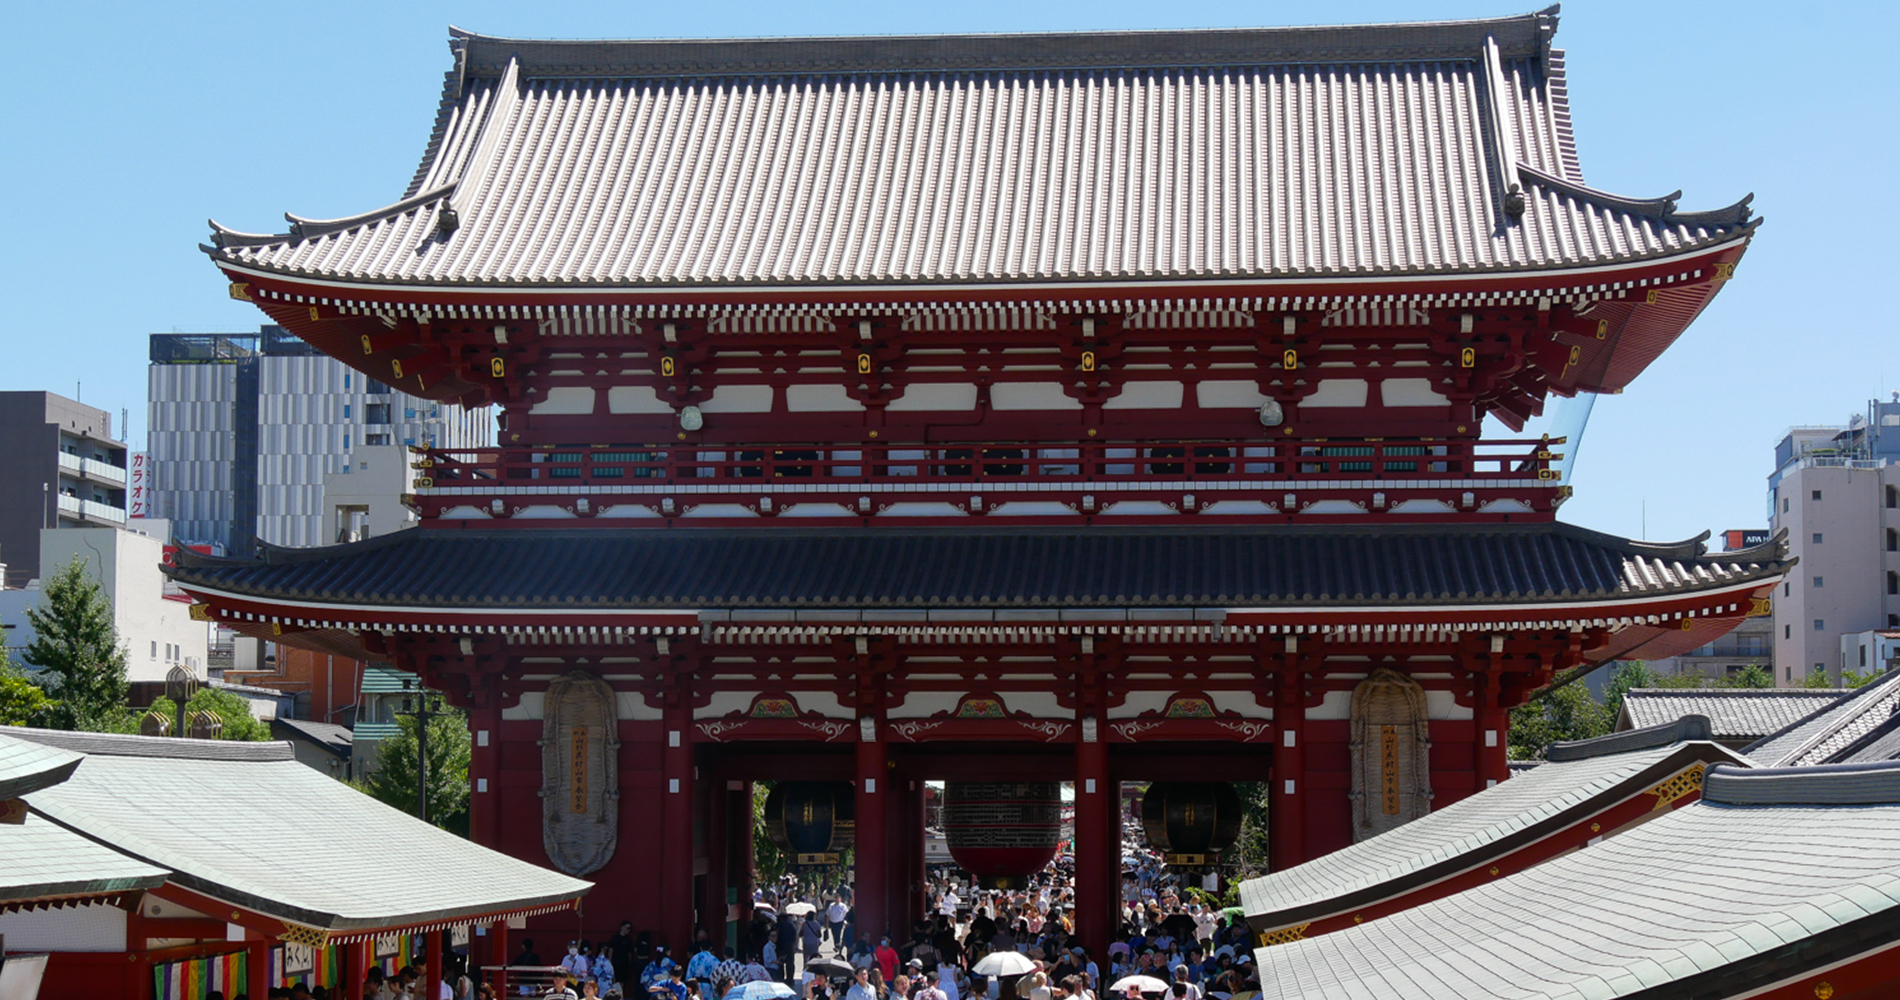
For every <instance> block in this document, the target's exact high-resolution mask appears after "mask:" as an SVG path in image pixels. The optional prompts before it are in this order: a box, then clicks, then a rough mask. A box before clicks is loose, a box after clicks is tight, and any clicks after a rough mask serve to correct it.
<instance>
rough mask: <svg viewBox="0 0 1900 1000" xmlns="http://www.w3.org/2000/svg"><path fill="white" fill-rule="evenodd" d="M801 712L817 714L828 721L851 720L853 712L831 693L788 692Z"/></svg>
mask: <svg viewBox="0 0 1900 1000" xmlns="http://www.w3.org/2000/svg"><path fill="white" fill-rule="evenodd" d="M786 693H787V694H789V695H791V696H792V698H793V699H794V700H795V701H797V702H798V708H799V711H801V712H817V713H818V714H819V715H822V716H824V717H825V718H827V719H849V718H851V710H850V709H849V708H846V707H845V705H844V702H841V701H839V700H838V696H837V695H836V694H833V693H832V692H830V691H787V692H786Z"/></svg>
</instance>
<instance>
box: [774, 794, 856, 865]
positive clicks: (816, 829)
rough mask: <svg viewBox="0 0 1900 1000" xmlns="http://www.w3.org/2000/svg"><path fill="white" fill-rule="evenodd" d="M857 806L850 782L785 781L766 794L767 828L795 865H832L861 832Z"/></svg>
mask: <svg viewBox="0 0 1900 1000" xmlns="http://www.w3.org/2000/svg"><path fill="white" fill-rule="evenodd" d="M856 808H857V799H856V797H855V796H854V795H853V794H852V788H851V783H850V782H847V781H784V782H780V783H779V784H777V785H774V786H773V787H772V791H771V794H769V795H767V796H766V797H765V829H766V832H767V833H768V834H769V835H770V836H771V838H772V843H774V844H776V845H778V849H779V850H780V851H781V852H783V853H784V855H785V856H786V858H787V859H789V860H790V862H791V864H792V865H793V867H797V868H824V867H831V866H834V865H837V864H839V863H840V859H839V855H840V854H842V853H843V852H844V851H845V850H847V849H849V848H850V846H851V843H852V839H853V837H854V836H855V835H856V833H857V822H856V812H855V810H856Z"/></svg>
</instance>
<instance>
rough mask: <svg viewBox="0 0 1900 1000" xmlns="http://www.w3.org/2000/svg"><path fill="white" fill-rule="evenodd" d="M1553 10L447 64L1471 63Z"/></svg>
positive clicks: (550, 46) (566, 46) (1532, 45)
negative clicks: (1490, 40) (1490, 41)
mask: <svg viewBox="0 0 1900 1000" xmlns="http://www.w3.org/2000/svg"><path fill="white" fill-rule="evenodd" d="M1559 13H1560V11H1559V7H1558V6H1557V5H1552V6H1550V7H1546V8H1544V9H1543V10H1539V11H1533V12H1531V13H1526V14H1514V15H1508V16H1505V17H1495V18H1483V19H1469V20H1452V21H1400V22H1390V23H1385V24H1340V25H1289V26H1281V27H1264V28H1216V29H1206V28H1198V29H1168V30H1151V31H1073V32H997V33H962V34H934V35H931V34H923V35H836V36H808V37H778V38H772V37H760V38H678V39H528V38H505V37H501V36H495V35H483V34H479V33H476V32H473V31H468V30H466V29H463V28H457V27H451V28H450V29H449V36H450V39H451V44H452V45H453V44H454V43H456V42H460V43H461V48H460V49H459V50H457V52H456V55H457V63H456V65H457V69H458V70H460V72H461V73H462V74H463V76H464V78H466V77H468V76H494V75H497V74H498V73H500V72H501V71H502V69H503V67H505V65H506V64H507V62H508V60H510V59H518V60H520V62H521V66H522V71H523V73H524V75H530V76H565V77H575V76H632V77H637V76H716V75H775V74H786V73H827V74H830V73H853V72H904V71H910V72H917V71H933V70H934V71H952V72H954V71H974V70H1031V69H1084V68H1088V69H1101V68H1124V69H1131V68H1156V69H1159V68H1165V67H1178V66H1183V65H1209V64H1246V63H1256V64H1267V63H1298V62H1320V61H1325V62H1339V61H1367V62H1371V61H1378V62H1392V61H1422V60H1423V61H1445V60H1456V61H1461V62H1462V61H1469V60H1475V59H1479V58H1481V57H1482V45H1483V42H1484V39H1485V38H1486V37H1487V36H1490V37H1495V38H1496V39H1497V42H1498V46H1499V49H1500V51H1501V53H1502V54H1503V55H1505V56H1507V57H1509V58H1535V59H1538V60H1539V61H1540V63H1541V62H1542V61H1543V60H1545V59H1547V58H1548V57H1549V52H1550V42H1551V38H1552V37H1553V36H1554V35H1555V34H1556V31H1557V22H1558V15H1559Z"/></svg>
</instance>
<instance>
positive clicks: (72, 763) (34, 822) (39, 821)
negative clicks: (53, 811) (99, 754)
mask: <svg viewBox="0 0 1900 1000" xmlns="http://www.w3.org/2000/svg"><path fill="white" fill-rule="evenodd" d="M84 759H85V758H84V756H83V755H81V754H78V753H74V752H73V751H71V750H62V749H60V748H58V747H51V746H45V745H43V744H39V743H32V742H29V741H27V740H20V739H14V738H12V737H10V736H6V735H0V802H5V801H6V800H8V799H13V798H18V797H20V796H23V795H26V794H28V793H30V792H37V791H40V790H42V789H45V788H50V787H52V786H54V785H57V784H59V783H60V782H62V781H65V780H66V779H68V778H70V777H72V774H73V772H74V771H75V770H77V769H78V767H79V763H80V761H82V760H84ZM165 876H166V872H165V870H164V869H162V868H157V867H154V866H152V865H148V864H146V863H144V862H142V861H139V860H137V859H136V858H129V857H126V856H125V855H123V854H120V853H119V852H118V851H115V850H113V849H112V848H110V847H106V846H105V845H103V844H100V843H97V842H95V841H92V840H89V839H87V838H86V837H84V836H81V835H80V834H78V833H75V832H73V831H71V830H68V829H66V828H65V827H63V826H60V825H59V824H57V823H54V822H52V821H50V820H48V819H46V818H45V817H43V816H35V815H33V814H32V813H30V812H29V813H27V814H26V815H25V816H23V817H21V818H20V822H18V823H0V910H4V909H6V908H7V907H9V906H20V905H47V904H58V903H61V902H78V901H83V900H89V899H96V898H98V897H101V896H116V895H118V894H119V893H124V892H132V891H136V890H140V889H150V888H152V887H154V886H157V885H160V884H163V883H164V881H165Z"/></svg>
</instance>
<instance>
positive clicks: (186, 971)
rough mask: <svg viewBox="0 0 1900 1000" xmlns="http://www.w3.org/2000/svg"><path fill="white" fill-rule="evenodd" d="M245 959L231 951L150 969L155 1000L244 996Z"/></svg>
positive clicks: (247, 973)
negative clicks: (216, 993)
mask: <svg viewBox="0 0 1900 1000" xmlns="http://www.w3.org/2000/svg"><path fill="white" fill-rule="evenodd" d="M248 957H249V956H247V955H246V954H245V953H244V952H241V951H235V952H232V953H231V954H229V955H213V956H211V957H209V958H188V959H185V960H184V961H181V962H165V963H162V964H160V965H154V966H152V995H153V997H154V998H155V1000H205V994H207V993H209V992H211V991H212V990H217V991H218V992H220V993H222V994H224V995H225V997H227V998H229V997H232V996H235V995H237V994H239V993H245V992H248V991H249V989H250V986H249V982H250V980H249V962H248V961H247V959H248Z"/></svg>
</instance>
